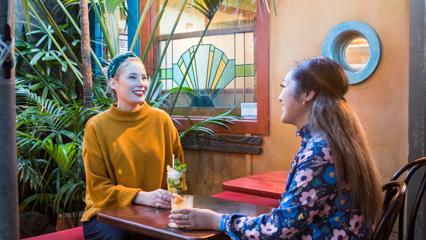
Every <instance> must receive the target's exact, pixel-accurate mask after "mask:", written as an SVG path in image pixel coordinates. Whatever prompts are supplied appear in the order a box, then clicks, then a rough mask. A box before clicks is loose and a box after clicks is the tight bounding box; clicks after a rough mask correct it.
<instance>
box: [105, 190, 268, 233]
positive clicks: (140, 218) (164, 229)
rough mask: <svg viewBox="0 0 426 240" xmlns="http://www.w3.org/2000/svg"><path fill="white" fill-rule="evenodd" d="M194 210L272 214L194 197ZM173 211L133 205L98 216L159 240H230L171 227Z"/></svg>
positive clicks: (251, 206) (254, 207)
mask: <svg viewBox="0 0 426 240" xmlns="http://www.w3.org/2000/svg"><path fill="white" fill-rule="evenodd" d="M194 207H196V208H207V209H211V210H214V211H217V212H220V213H243V214H246V215H250V216H257V215H260V214H262V213H268V212H270V211H271V208H269V207H265V206H259V205H254V204H248V203H240V202H233V201H228V200H223V199H217V198H213V197H209V196H201V195H194ZM169 214H170V210H167V209H156V208H152V207H147V206H140V205H133V206H129V207H125V208H120V209H111V210H105V211H101V212H100V213H98V221H100V222H103V223H106V224H110V225H114V226H115V227H118V228H121V229H125V230H127V231H132V232H136V233H139V234H142V235H145V236H149V237H153V238H157V239H228V238H227V236H226V235H225V234H224V233H222V232H219V231H209V230H202V231H200V230H196V231H195V230H191V231H189V230H186V231H184V230H179V229H173V228H170V227H168V226H167V224H168V223H169V217H168V216H169Z"/></svg>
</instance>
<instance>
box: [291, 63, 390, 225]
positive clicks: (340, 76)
mask: <svg viewBox="0 0 426 240" xmlns="http://www.w3.org/2000/svg"><path fill="white" fill-rule="evenodd" d="M292 78H293V79H294V80H295V81H296V83H297V92H298V93H302V92H306V91H310V90H312V91H314V92H315V97H314V98H313V100H312V101H311V109H310V112H309V120H308V124H309V126H310V128H311V129H312V131H313V132H314V133H316V134H321V135H323V137H324V138H325V139H326V140H327V141H328V143H329V145H330V149H331V154H332V156H333V160H334V163H335V167H336V174H337V184H338V188H339V189H340V190H341V189H342V188H345V187H349V188H350V194H351V198H352V202H353V205H354V206H355V207H357V208H359V209H360V210H361V211H362V213H363V214H364V217H365V220H366V221H367V222H369V223H373V222H374V221H375V220H376V219H377V217H378V216H379V215H380V213H381V204H382V193H381V184H380V177H379V173H378V171H377V168H376V166H375V162H374V160H373V159H372V156H371V152H370V148H369V147H368V143H367V139H366V136H365V132H364V130H363V128H362V126H361V124H360V122H359V120H358V117H357V115H356V114H355V112H353V111H352V109H351V108H350V107H349V105H348V104H347V103H346V100H345V99H344V95H345V93H346V92H347V90H348V88H349V84H348V79H347V76H346V74H345V72H344V70H343V69H342V67H341V66H340V65H339V64H337V63H336V62H334V61H333V60H331V59H328V58H324V57H316V58H311V59H307V60H305V61H303V62H301V63H299V64H298V65H297V66H296V67H295V68H294V70H293V71H292Z"/></svg>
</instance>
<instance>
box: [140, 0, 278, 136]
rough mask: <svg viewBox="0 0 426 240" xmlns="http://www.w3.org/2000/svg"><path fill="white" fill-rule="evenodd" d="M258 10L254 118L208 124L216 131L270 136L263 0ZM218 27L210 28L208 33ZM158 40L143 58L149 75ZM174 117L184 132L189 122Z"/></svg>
mask: <svg viewBox="0 0 426 240" xmlns="http://www.w3.org/2000/svg"><path fill="white" fill-rule="evenodd" d="M139 4H140V7H139V15H141V12H142V10H143V9H144V6H145V4H146V0H140V2H139ZM257 4H258V5H257V11H256V24H255V27H254V31H253V34H254V46H255V49H254V67H255V81H256V96H257V119H241V120H237V121H235V124H230V125H229V127H230V130H228V129H225V128H223V127H219V126H216V125H212V126H209V127H210V128H211V129H213V130H214V131H215V132H216V133H225V134H256V135H269V34H270V27H269V25H270V23H269V21H270V20H269V12H268V10H267V9H268V8H267V6H266V5H265V3H264V1H263V0H257ZM158 9H159V6H158V2H157V1H154V2H153V3H152V5H151V8H150V11H149V13H148V14H149V16H147V18H146V19H145V22H144V24H143V26H142V31H141V34H140V45H139V47H140V52H142V51H143V49H145V46H146V44H147V43H148V40H149V34H144V33H147V32H149V33H150V32H152V27H151V26H152V23H153V22H154V18H155V15H156V12H158ZM214 31H218V30H209V31H207V35H209V32H210V33H213V32H214ZM158 42H159V39H158V38H157V39H156V40H155V44H153V46H152V47H151V49H150V50H149V53H148V57H147V59H146V64H145V68H146V70H147V72H148V74H151V73H153V71H154V64H155V54H154V53H156V52H157V48H158ZM172 118H173V119H174V120H177V121H178V122H179V123H180V125H179V124H176V127H177V129H178V130H179V131H183V130H185V129H186V128H188V127H189V126H190V125H191V124H190V122H189V121H188V120H187V119H186V118H185V117H181V116H177V115H176V116H175V115H172ZM206 118H208V117H202V116H191V121H192V122H199V121H202V120H203V119H206Z"/></svg>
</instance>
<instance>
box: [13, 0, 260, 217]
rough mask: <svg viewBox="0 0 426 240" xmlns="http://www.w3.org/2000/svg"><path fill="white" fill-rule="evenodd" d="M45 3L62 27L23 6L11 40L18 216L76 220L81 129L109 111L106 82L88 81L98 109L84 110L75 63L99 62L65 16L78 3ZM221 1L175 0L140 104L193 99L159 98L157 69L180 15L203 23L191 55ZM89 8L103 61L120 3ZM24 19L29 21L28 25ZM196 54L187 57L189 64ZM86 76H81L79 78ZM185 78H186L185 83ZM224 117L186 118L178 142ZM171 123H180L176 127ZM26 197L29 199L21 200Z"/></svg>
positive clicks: (39, 9) (114, 49)
mask: <svg viewBox="0 0 426 240" xmlns="http://www.w3.org/2000/svg"><path fill="white" fill-rule="evenodd" d="M52 1H55V2H56V3H57V8H56V9H55V11H57V13H58V14H61V15H63V16H65V20H64V21H63V22H57V21H56V20H55V18H54V16H52V11H49V10H48V8H47V7H46V5H45V3H44V1H42V0H31V1H29V0H23V2H24V7H25V9H26V19H27V24H26V27H27V29H28V31H27V32H28V33H27V34H26V35H25V36H24V37H23V39H21V40H19V41H16V42H17V47H16V53H17V60H18V63H19V67H18V68H17V69H16V70H17V71H16V72H17V81H16V100H17V105H16V107H17V109H16V111H17V114H18V115H17V121H16V122H17V126H16V129H17V140H18V141H17V144H18V159H19V163H18V172H19V183H20V190H21V195H22V197H23V201H22V204H21V209H22V210H24V209H34V208H35V209H38V210H44V211H45V212H46V213H53V214H61V213H64V212H73V213H74V214H73V215H74V220H75V219H77V216H78V214H76V213H77V212H78V211H80V210H81V209H82V207H83V204H84V200H83V197H84V191H85V184H84V175H83V165H82V160H81V142H82V137H83V131H84V125H85V122H86V121H87V120H88V119H89V118H90V117H91V116H93V115H94V114H97V113H98V112H100V111H102V110H105V109H106V108H107V107H109V106H110V104H111V103H112V100H110V99H109V98H108V94H107V92H106V91H105V89H106V83H107V81H106V76H105V74H104V73H103V72H100V73H98V74H93V84H92V86H93V89H92V90H93V94H94V97H93V101H94V102H93V103H94V106H97V107H91V108H89V107H87V108H84V102H83V101H82V99H83V93H82V92H83V84H84V83H85V82H86V79H87V78H86V77H82V76H83V74H82V71H83V70H82V69H83V66H84V65H87V64H88V63H83V62H82V61H81V60H80V59H79V56H81V55H82V54H84V55H85V56H86V59H87V56H88V52H89V51H90V55H91V59H92V60H93V61H94V64H95V65H96V66H97V68H98V69H101V68H102V65H101V62H102V60H103V59H101V58H100V57H98V56H96V54H95V52H94V51H93V49H91V48H88V47H89V44H87V32H88V31H87V28H82V29H80V27H79V26H78V24H77V23H76V22H75V15H73V14H72V12H75V11H76V10H77V8H76V7H77V6H78V5H77V4H79V3H80V2H79V1H77V0H52ZM152 1H153V0H147V1H146V4H145V8H144V9H143V11H142V14H141V17H140V19H139V24H138V28H137V32H136V34H135V38H134V39H133V40H132V44H131V47H130V49H131V50H133V49H134V47H135V46H136V41H137V40H138V39H137V38H138V37H137V36H139V35H140V34H139V33H140V31H141V29H142V28H141V26H142V24H143V22H144V20H145V18H146V17H147V15H148V14H147V13H148V10H149V8H150V7H151V5H152ZM262 1H267V0H262ZM222 2H223V0H182V1H181V2H180V4H181V5H180V6H179V14H178V15H177V17H176V19H175V21H174V24H173V27H172V30H171V32H170V34H169V36H168V39H167V41H166V42H165V45H164V46H165V47H164V48H163V49H162V52H161V53H160V54H159V56H160V57H159V58H158V59H157V62H156V66H155V68H154V72H153V75H152V81H151V87H150V89H149V91H148V93H147V101H148V102H149V103H150V104H151V105H152V106H154V107H165V106H171V108H169V112H170V114H172V113H173V109H174V106H175V104H176V101H177V97H178V95H179V94H180V93H181V92H184V93H186V94H194V93H193V90H192V89H190V88H185V87H183V85H182V83H183V81H182V83H180V85H179V86H178V87H176V88H173V89H171V90H168V91H164V90H163V82H162V80H161V79H160V77H159V75H160V71H161V63H162V62H163V59H164V58H165V53H166V51H167V48H168V46H169V44H170V42H171V40H172V36H173V34H174V33H175V30H176V27H177V24H178V23H179V21H180V19H181V16H182V13H183V12H184V10H185V9H186V8H187V7H193V8H194V9H196V10H197V11H199V12H200V13H201V14H203V16H204V17H205V18H206V20H207V24H206V27H205V29H204V31H203V34H202V35H201V37H200V38H199V41H198V44H197V45H196V49H198V47H199V46H200V44H201V42H202V39H203V37H204V36H205V34H206V32H207V30H208V27H209V25H210V23H211V21H212V19H213V16H214V15H215V14H216V12H217V10H218V9H219V7H220V5H221V4H222ZM89 3H90V4H89V6H90V8H91V9H92V11H93V12H94V15H95V17H96V19H97V21H98V22H99V23H100V27H101V30H102V32H103V37H104V40H105V44H104V43H101V44H102V46H103V47H105V49H106V50H105V54H104V56H105V58H106V59H108V58H112V57H114V56H115V55H116V54H117V53H118V51H119V44H118V39H119V38H118V31H116V28H117V23H116V22H114V20H113V19H114V18H115V17H114V15H115V14H118V11H122V10H123V9H125V8H123V6H124V5H125V1H124V0H91V1H90V2H89ZM254 3H255V2H254V0H253V4H254ZM81 4H83V2H82V3H81ZM167 4H168V1H167V0H165V1H163V4H162V5H161V7H160V10H159V13H158V15H157V17H156V19H155V20H154V24H153V30H152V33H150V34H151V35H150V37H149V41H148V43H147V45H146V46H145V49H144V50H143V54H142V60H146V56H147V53H148V51H149V49H150V48H152V45H153V42H154V39H155V36H156V35H155V34H157V29H158V26H159V22H160V20H161V18H162V16H163V13H164V9H165V8H166V6H167ZM84 5H85V3H84ZM85 6H87V5H85ZM85 6H84V7H85ZM267 6H268V5H267ZM30 19H32V21H33V22H30V21H29V20H30ZM82 21H83V22H85V21H86V18H85V19H81V21H80V22H82ZM86 23H87V22H86ZM82 25H84V24H82ZM82 37H86V40H85V41H84V40H81V39H82ZM93 43H94V42H93V41H92V44H93ZM83 44H86V47H85V50H84V51H82V50H81V45H83ZM96 44H99V43H96ZM196 51H197V50H195V52H194V53H193V55H191V60H190V62H191V64H192V62H193V60H194V56H195V53H196ZM83 52H84V53H83ZM188 69H189V67H188ZM87 74H88V73H87V72H86V73H85V76H87ZM89 74H90V73H89ZM187 74H188V71H186V72H185V74H184V76H186V75H187ZM183 79H185V77H184V78H183ZM89 85H90V84H89ZM89 91H90V90H89ZM86 92H87V89H86ZM86 99H87V98H86ZM230 113H231V111H228V112H226V113H224V114H221V115H218V116H214V117H211V118H207V119H205V120H203V121H197V122H192V120H191V119H190V118H188V117H187V119H188V120H189V122H190V123H192V126H191V127H190V128H188V129H186V130H185V131H183V132H182V133H181V137H184V136H185V135H187V134H188V133H191V132H202V133H205V134H211V135H214V134H215V133H214V132H213V131H212V130H211V128H210V127H209V126H210V125H211V124H215V125H219V126H222V127H228V125H229V124H232V122H233V121H235V120H236V119H237V118H236V117H234V116H231V115H230ZM177 124H179V123H178V122H177ZM28 192H30V193H31V194H30V195H28V194H25V193H28ZM74 220H73V221H72V222H74ZM74 223H75V222H74Z"/></svg>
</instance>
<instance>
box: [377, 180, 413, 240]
mask: <svg viewBox="0 0 426 240" xmlns="http://www.w3.org/2000/svg"><path fill="white" fill-rule="evenodd" d="M382 189H383V191H384V192H385V197H384V203H383V213H382V216H381V217H380V219H379V222H378V223H377V225H376V226H375V229H374V232H373V235H372V238H371V239H373V240H387V239H389V236H390V234H391V232H392V228H393V226H394V225H395V221H396V218H397V217H398V214H399V212H400V209H401V208H403V206H404V198H405V193H406V189H407V188H406V185H405V183H404V182H403V181H390V182H388V183H386V184H385V185H383V187H382Z"/></svg>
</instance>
